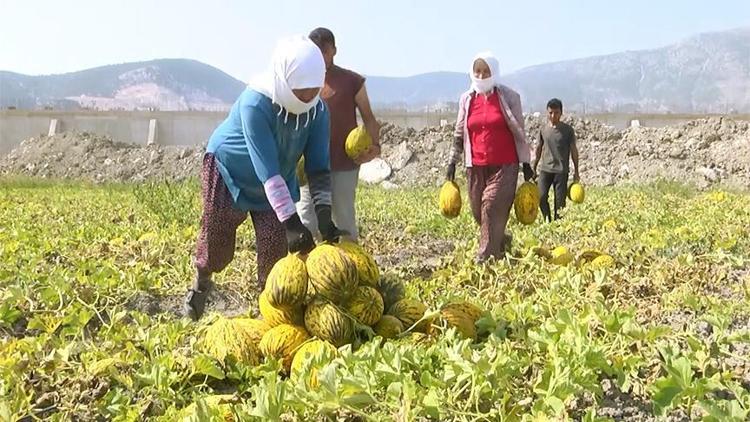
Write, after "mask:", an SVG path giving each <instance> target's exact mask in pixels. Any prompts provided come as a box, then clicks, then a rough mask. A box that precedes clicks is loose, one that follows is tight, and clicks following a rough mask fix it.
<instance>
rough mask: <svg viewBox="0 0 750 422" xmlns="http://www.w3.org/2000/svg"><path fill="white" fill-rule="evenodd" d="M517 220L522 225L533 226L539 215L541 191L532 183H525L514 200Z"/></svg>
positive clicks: (519, 188)
mask: <svg viewBox="0 0 750 422" xmlns="http://www.w3.org/2000/svg"><path fill="white" fill-rule="evenodd" d="M513 211H515V214H516V219H518V221H520V222H521V223H522V224H527V225H528V224H531V223H533V222H534V221H536V217H537V215H538V214H539V189H538V188H537V186H536V185H535V184H534V183H532V182H523V183H522V184H521V186H519V187H518V190H517V191H516V197H515V198H514V200H513Z"/></svg>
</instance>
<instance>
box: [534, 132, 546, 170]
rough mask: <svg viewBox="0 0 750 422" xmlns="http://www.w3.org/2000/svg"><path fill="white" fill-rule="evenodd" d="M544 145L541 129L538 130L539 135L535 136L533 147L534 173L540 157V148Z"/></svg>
mask: <svg viewBox="0 0 750 422" xmlns="http://www.w3.org/2000/svg"><path fill="white" fill-rule="evenodd" d="M543 147H544V138H543V137H542V131H541V129H540V130H539V136H538V137H537V146H536V148H534V168H533V169H532V170H534V174H536V168H537V166H538V165H539V161H540V160H541V159H542V148H543Z"/></svg>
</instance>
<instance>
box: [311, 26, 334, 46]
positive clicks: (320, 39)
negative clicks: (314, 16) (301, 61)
mask: <svg viewBox="0 0 750 422" xmlns="http://www.w3.org/2000/svg"><path fill="white" fill-rule="evenodd" d="M309 37H310V40H311V41H312V42H314V43H315V45H317V46H318V48H320V49H321V50H322V49H323V47H325V46H326V45H330V46H331V47H336V38H334V36H333V32H331V30H330V29H328V28H315V29H313V30H312V32H310V35H309Z"/></svg>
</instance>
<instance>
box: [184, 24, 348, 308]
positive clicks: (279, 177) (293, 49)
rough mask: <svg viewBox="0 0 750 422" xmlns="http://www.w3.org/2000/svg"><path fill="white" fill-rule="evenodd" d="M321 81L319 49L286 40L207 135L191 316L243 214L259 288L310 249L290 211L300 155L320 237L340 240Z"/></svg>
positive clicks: (225, 259)
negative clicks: (283, 262)
mask: <svg viewBox="0 0 750 422" xmlns="http://www.w3.org/2000/svg"><path fill="white" fill-rule="evenodd" d="M324 80H325V63H324V61H323V56H322V55H321V53H320V49H319V48H318V47H317V46H316V45H315V44H313V42H312V41H310V40H309V39H308V38H307V37H304V36H298V37H291V38H287V39H283V40H281V41H280V42H279V44H278V46H277V47H276V50H275V52H274V54H273V58H272V60H271V66H270V69H269V70H268V71H267V72H266V73H264V74H263V75H261V76H259V77H258V78H256V79H255V80H253V81H252V82H251V83H250V84H249V85H248V87H247V89H246V90H245V91H244V92H243V93H242V94H241V95H240V97H239V98H238V99H237V101H236V102H235V103H234V105H233V106H232V109H231V111H230V112H229V116H228V117H227V118H226V120H224V122H222V123H221V124H220V125H219V127H218V128H216V130H215V131H214V133H213V135H211V138H210V140H209V143H208V148H207V149H206V154H205V156H204V158H203V171H202V196H203V217H202V218H201V228H200V233H199V235H198V244H197V247H196V252H195V260H194V263H195V267H196V277H195V280H194V282H193V285H192V287H191V288H190V289H189V290H188V294H187V297H186V298H185V312H186V313H187V315H188V316H190V317H191V318H192V319H194V320H197V319H199V318H200V317H201V315H202V314H203V310H204V308H205V303H206V298H207V296H208V293H209V291H210V290H211V288H212V287H213V282H212V281H211V275H212V274H213V273H216V272H219V271H221V270H223V269H224V268H225V267H226V266H227V265H228V264H229V262H231V261H232V258H233V256H234V248H235V237H236V233H237V228H238V227H239V226H240V224H242V223H243V222H244V221H245V219H246V218H247V214H250V219H251V220H252V222H253V228H254V229H255V238H256V240H255V242H256V252H257V258H258V259H257V265H258V285H259V288H260V289H263V288H264V286H265V281H266V277H267V276H268V273H269V272H270V270H271V267H273V265H274V264H275V263H276V261H278V260H279V259H281V258H283V257H284V256H285V255H286V254H287V252H289V253H293V252H300V253H302V254H306V253H308V252H309V251H310V250H312V249H313V248H314V247H315V243H314V241H313V237H312V235H311V233H310V231H309V230H308V229H307V228H305V226H304V225H303V224H302V222H301V221H300V218H299V216H298V215H297V212H296V209H295V206H294V204H295V202H297V201H298V200H299V184H298V181H297V177H296V173H295V168H296V164H297V161H298V160H299V158H300V157H301V156H304V157H305V173H306V174H307V177H308V181H309V185H310V190H311V194H312V196H313V201H314V204H315V212H316V214H317V217H318V226H319V227H318V228H319V230H320V232H321V234H322V236H323V240H326V241H333V240H336V239H337V238H338V237H339V236H340V235H341V233H340V232H339V230H338V229H337V228H336V226H335V225H334V224H333V222H332V221H331V182H330V164H329V154H328V145H329V121H328V120H329V117H328V110H327V108H326V107H325V105H324V103H323V102H322V101H320V100H319V96H320V89H321V87H322V86H323V83H324Z"/></svg>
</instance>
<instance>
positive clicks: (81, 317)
mask: <svg viewBox="0 0 750 422" xmlns="http://www.w3.org/2000/svg"><path fill="white" fill-rule="evenodd" d="M0 185H1V186H2V190H1V191H0V221H2V224H0V419H1V420H15V419H19V418H24V417H30V418H40V419H51V420H71V419H72V420H75V419H82V420H91V419H97V418H104V419H111V420H118V421H131V420H132V421H135V420H144V419H155V420H165V421H166V420H179V419H180V418H182V417H185V418H187V419H188V420H224V418H225V417H226V415H227V411H229V413H230V414H232V415H233V417H234V418H235V419H236V420H248V419H249V420H274V419H278V418H282V419H297V420H326V419H327V418H332V419H335V418H351V419H355V420H416V419H433V420H461V421H463V420H466V421H468V420H488V421H497V420H529V421H531V420H559V419H566V418H569V419H576V420H585V421H598V420H603V419H602V418H603V416H602V415H603V413H602V409H603V408H605V407H606V406H611V404H608V400H609V398H610V395H611V394H612V392H611V391H609V390H607V389H605V388H603V383H604V381H607V382H611V384H612V385H613V386H614V388H616V389H617V390H619V391H620V392H622V394H625V395H627V396H628V397H630V398H631V399H632V400H635V401H636V402H640V403H645V404H646V406H644V408H645V409H646V410H644V411H645V412H648V413H652V414H653V415H656V416H666V415H671V414H675V413H676V412H682V413H683V414H686V415H689V417H691V418H694V419H703V420H707V421H727V420H737V421H742V420H747V418H748V416H749V415H750V392H748V385H747V377H748V370H749V368H750V356H748V350H750V332H748V330H747V321H748V318H749V317H750V315H748V314H749V313H750V303H749V299H748V292H749V291H750V278H749V277H748V271H747V265H748V261H749V260H750V257H749V256H748V251H749V250H750V236H747V227H750V197H749V196H748V195H746V194H741V193H729V192H718V191H717V192H710V193H700V192H696V191H693V190H691V189H689V188H685V187H682V186H679V185H666V184H663V183H662V184H654V185H648V186H632V187H625V188H601V189H596V188H591V189H588V190H587V197H586V202H585V203H584V204H582V205H571V206H569V207H568V208H567V209H566V210H565V214H564V218H563V219H562V220H561V221H558V222H555V223H553V224H541V223H540V222H537V223H536V224H534V225H531V226H522V225H520V224H518V223H517V222H515V221H513V220H512V221H511V222H510V224H509V230H510V231H512V232H513V234H514V244H513V256H509V257H508V258H507V259H506V260H504V261H501V262H497V263H493V264H490V265H487V266H482V267H478V266H476V265H474V263H473V260H472V257H473V253H474V249H475V247H476V237H477V235H478V230H477V228H476V225H475V223H474V222H473V220H472V219H471V216H470V213H469V210H468V208H467V209H465V210H464V211H463V212H462V214H461V215H460V216H459V217H458V218H456V219H453V220H446V219H444V218H442V217H441V216H440V215H439V212H438V210H437V189H433V190H401V191H384V190H381V189H378V188H369V187H365V188H363V189H361V191H360V192H359V194H358V212H359V215H360V216H361V219H360V223H361V225H362V226H363V235H364V246H365V248H366V249H368V250H370V251H371V252H372V253H373V254H374V255H376V256H380V257H384V258H386V262H391V261H393V262H399V263H400V264H399V266H398V267H396V266H393V267H388V266H385V267H383V272H384V273H385V274H386V276H388V277H400V276H404V274H408V278H406V279H405V280H404V281H405V283H406V284H407V290H408V292H409V294H410V295H411V296H412V297H418V298H419V299H420V300H422V301H423V302H425V303H426V304H427V306H428V308H430V309H437V308H439V306H440V305H442V304H444V303H446V302H448V301H451V300H456V299H464V300H469V301H472V302H474V303H476V304H477V305H480V306H481V307H482V308H483V309H485V310H488V311H489V312H488V314H487V315H486V316H484V317H483V318H482V319H480V320H479V321H478V322H477V332H478V334H479V338H478V339H477V341H476V342H472V341H471V340H462V339H461V338H460V337H459V336H458V335H457V334H456V332H455V331H454V330H453V329H449V330H447V331H445V332H444V333H442V334H441V335H438V336H435V337H432V338H424V337H418V336H415V335H412V334H409V335H406V336H404V337H403V338H401V339H398V340H394V341H388V342H382V341H381V340H379V339H376V340H373V341H370V342H367V343H365V344H363V345H362V346H361V347H359V348H358V349H357V350H351V349H350V348H348V347H345V348H342V349H341V351H340V354H339V356H338V357H337V358H336V359H335V360H333V361H332V362H330V363H328V364H327V365H325V366H324V367H323V368H322V369H319V370H318V372H317V378H318V381H319V383H320V386H319V388H316V389H312V390H311V389H309V388H307V386H306V384H305V383H304V380H305V379H307V378H308V377H307V375H308V374H307V373H306V372H304V371H309V370H310V368H309V367H306V368H305V369H304V370H303V374H302V376H300V377H293V378H284V377H282V376H281V375H279V372H278V370H279V364H278V362H265V363H263V364H261V365H259V366H257V367H248V366H244V365H243V364H241V363H232V362H230V363H229V364H227V365H226V366H222V365H220V364H219V363H218V362H215V361H213V360H212V358H210V357H209V356H207V355H204V354H201V353H200V352H199V351H198V350H197V348H196V347H195V345H196V343H197V341H198V340H199V338H200V332H201V329H202V328H204V327H205V326H206V324H208V320H210V318H206V320H204V321H201V322H199V323H197V324H196V323H192V322H189V321H188V320H186V319H182V318H180V317H178V316H176V315H175V314H174V311H176V310H177V309H179V303H180V301H181V299H182V295H183V294H184V291H185V288H186V287H187V284H188V282H189V280H190V278H191V276H192V268H191V264H190V260H191V255H192V252H193V250H194V245H195V239H196V236H197V229H198V220H199V218H200V199H199V189H198V186H197V184H196V183H195V182H188V183H178V184H171V183H148V184H142V185H138V186H132V185H109V186H90V185H86V186H84V185H78V184H75V183H72V182H64V183H58V182H44V183H38V182H34V181H28V180H25V181H24V180H21V181H19V180H3V181H0ZM463 190H464V191H465V189H463ZM237 239H238V244H237V252H236V254H235V260H234V261H233V262H232V264H231V265H230V266H229V267H228V268H227V269H226V270H225V271H224V272H223V273H221V274H219V275H217V277H216V281H217V283H218V285H219V288H221V289H223V290H224V291H232V292H234V293H235V294H237V295H238V296H240V297H242V298H243V299H245V300H246V301H247V302H248V303H252V302H253V301H254V300H255V298H256V292H254V290H253V287H252V286H253V284H254V282H253V280H254V278H255V254H254V251H253V246H252V245H253V241H254V238H253V232H252V227H251V225H250V224H244V225H243V226H242V227H241V228H240V232H239V233H238V236H237ZM440 242H442V243H440ZM438 243H440V244H445V243H447V244H449V245H453V246H455V248H454V249H453V250H452V251H450V250H444V249H430V248H431V245H434V244H438ZM535 246H545V247H547V248H549V249H552V248H554V247H556V246H566V247H567V248H568V249H569V250H570V251H571V252H573V254H574V255H576V256H578V254H579V253H580V252H582V251H584V250H586V249H597V250H600V251H602V252H604V253H607V254H609V255H611V256H612V257H613V258H614V259H615V263H616V264H615V266H614V267H613V268H608V269H591V268H589V267H586V266H584V265H580V266H579V265H570V266H567V267H560V266H556V265H553V264H552V263H550V262H548V261H545V260H544V259H543V258H540V257H538V256H536V255H535V254H534V253H533V251H532V248H533V247H535ZM420 247H422V248H424V249H425V250H427V252H428V253H429V254H431V255H430V256H429V257H432V256H434V257H436V258H440V259H441V261H440V264H439V268H438V269H437V271H434V272H429V271H428V272H425V271H423V270H422V269H421V268H422V267H420V266H419V265H420V264H421V263H422V261H423V260H424V259H425V258H427V257H428V256H424V255H419V254H418V251H419V250H420ZM408 257H411V259H407V258H408ZM389 259H390V261H389ZM154 304H156V305H158V306H151V305H154ZM233 311H235V312H243V311H245V310H244V309H235V310H233ZM251 312H252V311H251ZM743 327H744V328H743ZM743 371H744V372H743ZM191 404H194V406H193V407H190V405H191Z"/></svg>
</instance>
